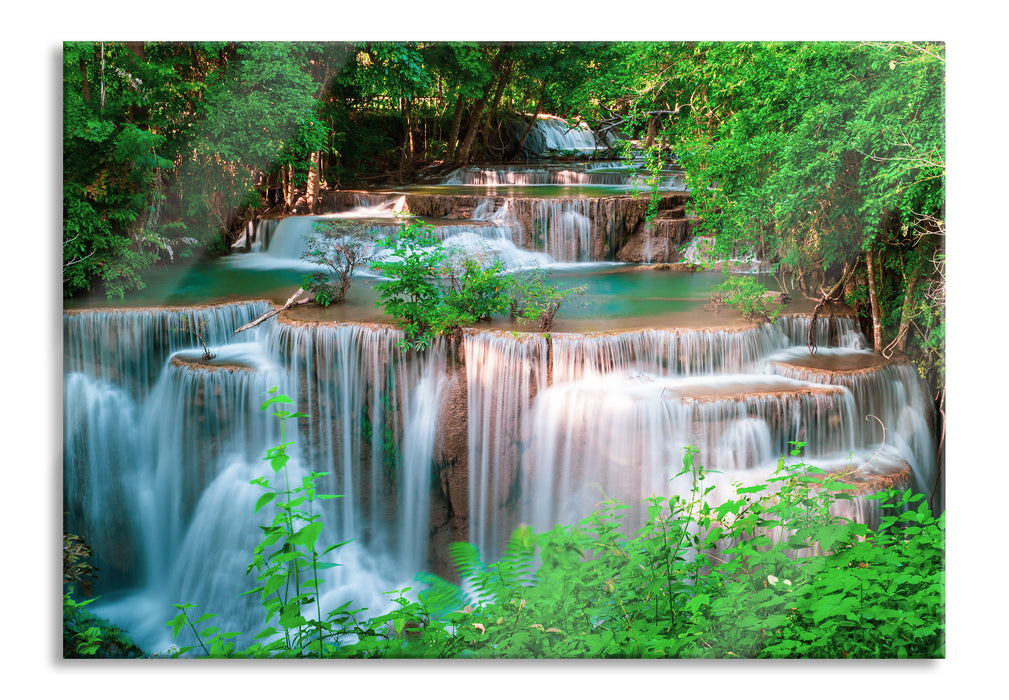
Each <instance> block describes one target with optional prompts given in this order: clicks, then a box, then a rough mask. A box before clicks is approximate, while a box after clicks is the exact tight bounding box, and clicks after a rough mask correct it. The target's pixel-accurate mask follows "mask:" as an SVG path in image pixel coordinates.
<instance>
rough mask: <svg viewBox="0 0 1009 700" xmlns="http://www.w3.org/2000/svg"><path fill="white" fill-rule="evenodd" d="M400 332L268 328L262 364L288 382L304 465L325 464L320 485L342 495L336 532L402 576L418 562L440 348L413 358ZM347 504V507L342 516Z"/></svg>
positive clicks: (423, 548)
mask: <svg viewBox="0 0 1009 700" xmlns="http://www.w3.org/2000/svg"><path fill="white" fill-rule="evenodd" d="M402 338H403V334H402V332H401V331H399V330H397V329H394V328H391V327H388V326H381V325H373V326H371V325H362V324H343V325H335V326H333V325H319V324H301V323H295V322H284V323H278V324H276V325H275V326H274V327H273V330H272V332H271V334H270V337H269V338H268V341H267V342H268V344H269V347H270V352H271V355H273V356H274V357H275V358H276V359H277V361H278V362H279V363H280V364H281V365H282V366H283V367H284V369H285V373H286V376H287V377H288V378H289V384H290V390H289V392H290V393H289V394H288V395H289V396H291V398H292V399H294V401H295V403H296V405H297V406H299V410H301V411H303V412H305V413H308V415H309V418H307V419H305V420H304V421H303V424H302V427H301V435H302V438H303V443H304V444H303V446H302V449H303V451H304V452H305V454H306V461H307V462H308V463H310V464H314V465H317V466H318V465H328V466H327V467H326V469H321V468H320V469H318V470H319V471H329V472H331V473H330V476H329V477H327V480H326V482H325V485H326V487H327V488H328V489H329V490H330V492H331V493H337V494H341V495H343V496H344V497H345V498H343V499H341V501H342V503H341V504H340V506H341V509H340V513H339V515H338V516H337V517H338V518H339V522H340V523H341V525H342V527H341V530H342V531H343V532H345V533H357V534H355V535H351V536H356V537H359V538H360V540H361V542H362V544H363V545H364V546H366V547H368V548H369V550H371V551H373V552H375V553H376V554H381V555H382V556H385V557H387V558H388V559H390V560H391V561H393V562H395V563H396V565H397V566H398V567H399V569H401V570H402V571H404V572H409V571H416V570H417V569H419V568H421V567H423V566H424V565H425V564H426V562H427V558H428V557H427V550H428V546H429V543H430V540H431V537H430V535H431V533H430V527H431V526H430V511H431V499H430V493H431V482H432V478H433V472H432V453H433V448H434V439H435V427H436V423H435V419H436V412H437V405H438V400H439V393H440V391H441V389H442V385H443V382H444V379H445V377H446V375H447V363H448V361H449V355H448V344H447V342H445V341H439V342H436V343H435V344H434V346H433V347H432V348H431V349H430V350H429V351H428V352H427V353H426V354H424V355H423V356H421V357H416V356H412V355H408V354H407V353H405V352H404V351H402V350H401V349H400V348H399V347H398V343H399V342H400V341H401V340H402ZM347 504H351V505H349V507H347Z"/></svg>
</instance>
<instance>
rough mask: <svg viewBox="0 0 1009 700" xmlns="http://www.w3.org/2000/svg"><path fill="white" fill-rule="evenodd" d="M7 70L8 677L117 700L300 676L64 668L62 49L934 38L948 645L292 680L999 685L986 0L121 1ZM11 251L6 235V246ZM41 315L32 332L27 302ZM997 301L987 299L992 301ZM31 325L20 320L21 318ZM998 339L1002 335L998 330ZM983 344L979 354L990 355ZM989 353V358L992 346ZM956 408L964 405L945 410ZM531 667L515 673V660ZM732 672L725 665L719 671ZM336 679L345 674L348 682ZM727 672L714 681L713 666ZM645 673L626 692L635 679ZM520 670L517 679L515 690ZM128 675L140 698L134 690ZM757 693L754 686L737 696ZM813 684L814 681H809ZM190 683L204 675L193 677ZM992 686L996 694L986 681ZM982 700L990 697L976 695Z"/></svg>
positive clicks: (339, 670) (583, 693) (407, 686)
mask: <svg viewBox="0 0 1009 700" xmlns="http://www.w3.org/2000/svg"><path fill="white" fill-rule="evenodd" d="M8 20H9V21H8V22H7V24H6V27H5V29H6V31H5V42H4V45H3V49H2V50H3V58H4V65H6V66H8V67H9V68H10V71H9V73H8V81H7V83H6V88H7V89H6V93H7V96H8V100H6V101H5V103H6V107H7V109H6V110H4V111H5V116H4V125H5V126H6V127H7V129H6V132H7V135H8V142H9V145H8V149H5V152H6V153H8V154H9V155H8V158H7V159H6V163H5V165H6V167H5V168H4V169H3V172H4V174H3V184H4V188H3V192H5V193H7V194H8V197H7V198H6V203H7V210H8V211H10V212H12V213H13V214H14V216H13V217H12V218H11V219H8V226H7V227H6V229H7V232H8V236H7V239H8V241H9V243H8V246H9V247H8V251H7V254H6V255H5V258H4V260H5V263H6V265H5V274H4V291H5V292H6V294H5V298H6V302H7V304H6V306H7V310H8V314H7V318H6V319H5V320H6V323H7V328H8V331H9V332H8V338H9V340H8V342H7V343H6V344H5V352H4V359H5V360H6V363H5V364H6V366H7V367H8V368H9V372H10V373H11V374H13V375H14V376H15V380H14V382H6V387H5V388H6V389H7V395H8V401H7V402H6V404H5V409H4V419H5V420H4V425H5V427H6V431H5V433H6V434H5V438H6V439H5V441H4V442H5V444H6V445H7V446H9V447H10V448H12V449H11V454H10V455H9V458H8V460H7V462H8V483H9V484H11V486H12V487H13V488H11V489H10V490H9V491H8V506H7V507H5V508H4V510H3V523H4V526H5V528H6V530H7V534H8V540H9V541H12V542H15V543H16V544H15V547H14V548H13V550H9V554H8V560H7V565H6V566H5V574H6V575H5V576H4V577H2V581H3V584H2V585H3V596H4V600H6V601H7V602H8V610H9V611H10V613H11V614H10V615H9V618H8V619H9V621H10V623H9V627H8V634H7V635H4V639H3V642H2V645H3V646H2V650H3V658H4V659H5V660H7V664H6V665H7V666H8V668H11V667H15V668H16V670H15V671H14V673H13V674H9V675H8V679H7V680H8V687H12V688H17V687H21V686H23V685H24V684H25V683H26V682H30V683H31V685H32V686H33V688H34V689H35V691H36V692H38V691H41V692H44V693H46V694H47V695H48V694H49V693H50V692H60V693H61V694H62V693H67V692H74V691H73V690H72V689H73V688H77V689H78V690H81V689H84V690H83V691H82V692H86V689H87V687H88V686H96V685H100V686H101V687H102V688H103V693H102V694H103V697H126V696H127V694H129V695H130V696H132V695H134V694H135V688H136V687H146V688H147V690H146V691H145V692H144V694H145V695H147V696H148V697H177V696H178V695H179V693H184V692H200V693H201V694H209V693H212V692H221V691H224V690H225V689H227V692H231V693H233V692H235V691H237V690H246V689H252V688H255V689H256V692H257V694H258V695H279V694H280V693H282V692H284V691H283V688H284V687H285V685H289V684H290V683H291V681H292V679H293V678H294V676H293V674H292V672H291V669H290V668H287V667H284V668H262V667H256V668H250V667H249V666H244V665H243V667H242V668H241V669H228V670H225V669H223V668H222V667H221V666H215V665H213V664H204V665H201V667H200V669H199V671H198V672H193V669H191V668H189V669H184V670H183V671H182V672H179V671H178V669H177V668H176V667H171V668H169V667H167V666H156V665H154V666H152V665H150V664H144V665H143V666H142V667H136V668H131V669H129V670H127V669H124V668H123V667H122V666H106V667H103V668H101V669H99V670H97V671H95V670H92V669H89V670H88V672H84V671H83V669H81V668H80V667H76V668H75V667H74V666H73V665H72V664H65V663H63V664H61V663H60V662H59V661H58V659H59V656H60V654H59V651H58V648H57V645H58V642H57V637H58V635H56V634H55V633H54V630H55V629H56V621H57V619H58V615H57V610H58V607H57V602H56V601H57V598H58V596H57V594H56V589H57V583H56V581H57V576H56V566H57V564H56V560H55V557H54V556H52V555H49V554H48V553H49V552H54V551H55V550H56V548H55V547H51V546H49V544H48V543H50V542H55V541H56V538H57V537H58V533H59V532H60V529H59V525H58V523H59V522H60V519H59V509H58V507H56V505H55V504H57V503H58V502H59V497H60V482H59V474H60V469H59V464H60V462H59V459H60V456H59V448H58V446H59V445H60V444H61V439H62V426H61V390H62V386H61V382H60V379H59V377H61V376H62V372H61V367H60V359H59V358H60V353H59V347H60V343H61V339H60V338H61V336H60V323H59V317H60V313H61V308H62V299H61V291H60V284H59V282H58V279H59V277H58V273H57V270H58V269H59V265H58V263H57V260H58V259H59V258H60V257H61V250H60V245H59V243H58V241H59V236H58V233H57V232H58V231H59V230H60V229H61V223H60V220H61V207H60V200H61V189H62V187H61V185H62V183H61V178H60V172H61V148H60V139H61V135H62V129H61V95H60V93H61V90H60V85H61V72H62V67H61V52H62V45H61V42H62V41H64V40H90V39H96V38H103V37H109V38H110V39H120V40H124V39H130V38H138V39H139V38H142V39H148V40H174V39H182V40H203V39H218V38H241V39H262V40H267V39H325V40H353V39H358V38H367V39H373V40H385V41H394V40H408V39H418V38H422V39H431V40H441V39H444V40H449V39H458V40H461V39H465V40H479V41H494V40H497V41H500V40H502V39H511V38H518V39H522V40H526V41H536V40H556V39H572V40H583V39H584V40H617V39H621V40H668V39H724V40H731V39H743V38H746V39H804V40H806V39H817V40H852V39H881V40H885V39H892V38H899V39H930V40H943V41H946V42H947V45H948V56H949V62H948V68H947V85H948V93H947V94H948V121H947V125H948V130H947V133H948V140H947V147H948V155H947V161H948V165H949V167H950V169H951V173H952V175H953V176H952V177H951V178H950V179H949V186H948V192H947V212H948V222H949V225H950V227H951V229H952V231H953V235H952V236H950V237H949V238H948V240H947V253H948V260H949V274H948V278H947V284H948V288H949V296H948V299H949V312H950V313H949V315H948V329H949V330H948V339H947V354H948V358H949V368H948V373H947V381H948V384H949V386H950V387H951V388H952V389H953V392H952V393H951V396H950V399H949V401H950V406H951V415H950V420H949V425H948V433H947V445H948V448H947V449H948V455H949V456H950V457H951V459H950V460H949V463H950V464H951V465H955V468H952V469H951V470H950V474H949V481H948V491H949V498H948V501H949V504H950V507H949V510H950V518H949V541H948V562H949V568H948V573H947V587H948V594H949V604H948V606H949V607H948V609H949V625H948V627H949V631H948V639H949V645H948V649H949V658H948V659H946V660H944V661H940V662H920V663H907V662H905V663H903V664H899V665H895V664H867V663H866V664H854V665H852V664H851V663H846V664H842V663H818V664H771V665H768V664H764V665H756V664H743V665H731V664H729V665H726V664H719V665H718V666H717V668H716V667H715V666H714V665H713V664H710V663H692V664H690V663H682V662H679V663H675V664H670V663H662V664H646V663H641V662H637V663H635V662H621V663H615V664H593V665H587V664H561V663H532V662H527V663H518V664H507V665H504V664H496V665H495V664H487V663H481V664H466V663H462V664H459V663H455V664H451V665H442V666H440V667H432V666H426V667H425V666H423V665H419V664H400V665H397V666H395V667H392V666H390V665H388V664H386V665H383V666H382V667H380V668H379V667H374V666H360V665H359V666H353V665H348V664H343V665H339V666H336V665H334V664H319V665H317V666H312V667H305V666H299V667H298V670H297V671H296V672H297V674H298V682H299V683H305V684H307V685H309V686H310V687H316V688H320V689H322V688H324V687H327V686H328V687H329V688H331V689H332V691H333V692H337V691H339V692H347V691H350V692H354V691H359V692H369V690H370V692H373V693H374V694H376V695H379V696H380V697H382V696H385V695H386V694H387V693H388V694H393V693H394V694H397V695H401V694H402V693H404V692H410V693H411V694H420V695H421V697H427V696H435V695H437V696H444V695H448V694H450V693H452V694H457V693H463V692H465V693H473V692H478V693H479V694H480V695H481V696H482V697H504V696H505V695H508V696H511V695H514V694H515V693H522V692H533V691H535V692H537V694H540V693H543V694H548V693H549V694H553V693H556V692H563V693H565V694H566V695H572V696H573V695H575V694H577V695H578V696H580V697H606V696H609V697H612V696H614V695H617V694H626V692H627V690H628V689H629V688H631V687H633V689H634V691H636V692H638V693H641V694H648V693H650V692H663V694H668V693H669V692H670V688H675V689H676V691H677V693H681V692H692V691H694V690H698V689H703V691H702V692H704V693H705V697H709V698H710V697H722V696H728V695H730V694H732V695H736V696H738V694H739V693H740V692H757V693H760V694H761V695H767V694H770V693H774V694H781V695H792V694H794V693H796V692H807V691H809V690H810V689H811V688H815V691H816V694H817V696H818V697H824V698H829V697H846V696H850V694H851V693H852V692H863V691H865V692H868V691H869V690H870V689H871V695H872V696H882V695H883V694H891V693H898V692H899V693H901V694H910V693H913V692H919V691H924V690H927V691H928V692H929V694H930V695H932V696H934V695H936V694H944V693H949V692H951V691H955V690H956V689H958V688H960V687H963V684H964V683H965V682H967V681H968V680H969V681H970V682H971V683H972V685H975V687H977V688H981V689H983V688H985V687H991V688H994V687H996V686H995V685H993V684H990V680H991V679H989V676H992V675H993V674H994V673H996V672H997V671H998V670H999V668H1000V667H999V663H998V660H999V657H1000V656H1001V651H1002V650H1003V649H1004V642H1002V641H1001V634H1002V630H1003V629H1004V627H1005V622H1006V614H1005V613H1006V604H1005V603H1004V602H1003V600H1002V599H1003V596H1002V595H1001V594H1000V592H999V590H998V588H996V585H997V583H998V581H999V580H1000V579H999V578H998V577H997V574H996V573H995V572H998V571H1000V570H1001V568H1002V565H1003V563H1004V560H1002V559H1001V555H999V554H997V551H998V548H997V547H996V546H995V544H996V543H997V540H996V539H995V538H997V537H999V536H1000V533H1001V531H1002V529H1003V528H1002V527H1001V526H1000V523H999V522H998V521H999V515H998V514H999V511H1000V510H1001V509H1000V504H999V501H1000V500H1001V498H1002V494H1003V493H1005V492H1006V489H1005V486H1006V485H1007V484H1006V481H1007V478H1006V475H1005V469H1004V467H1003V466H1002V465H1003V464H1004V463H1005V459H1004V456H1003V455H1002V446H1001V444H1000V443H999V442H998V441H996V440H993V439H992V436H997V435H999V434H1001V432H1003V431H1004V425H1003V424H1004V416H1005V410H1004V408H1003V407H1002V404H1001V401H1002V397H1003V396H1005V389H1006V388H1007V387H1006V382H1005V373H1004V372H1002V370H1001V368H1000V366H999V363H998V359H999V355H998V353H997V352H996V353H989V352H986V351H987V350H988V348H989V347H991V348H993V349H995V348H998V347H999V346H998V344H997V343H998V342H999V341H1000V340H1001V339H1002V338H1003V337H1004V335H1005V334H1004V333H1001V332H1000V330H1001V327H1002V325H1003V323H1002V321H1001V319H1000V318H998V317H997V316H995V315H994V313H998V311H999V309H998V306H997V302H998V300H999V298H1000V295H999V294H998V291H999V286H1000V285H999V284H998V283H999V281H1000V279H1001V277H1002V276H1004V273H1003V272H1002V268H1003V267H1004V266H1005V264H1006V260H1007V259H1009V250H1007V247H1006V236H1005V233H1004V231H1003V230H1002V227H1001V226H1000V224H1001V217H998V216H997V215H996V211H997V210H996V207H997V206H998V204H1000V203H1001V201H1002V199H1003V197H1002V196H1001V193H1000V192H998V191H997V189H996V188H999V189H1001V188H1000V187H999V186H1000V185H1001V184H1002V183H1001V181H1000V178H999V177H998V175H999V174H1000V170H1001V164H1002V163H1003V162H1004V156H1005V155H1006V149H1005V142H1006V137H1005V136H1004V134H1003V131H1002V128H1001V125H1002V122H1003V121H1004V115H1005V114H1006V109H1005V107H1006V105H1005V102H1006V99H1005V96H1004V94H1003V92H1004V88H1003V85H1004V79H1003V78H1002V73H1003V71H1004V65H1005V62H1004V58H1003V56H1004V47H1003V43H1002V42H1001V41H1000V40H999V36H998V32H999V30H1000V27H1001V24H1000V20H999V19H998V14H995V10H993V9H992V8H991V7H990V6H989V4H988V3H981V2H967V3H958V4H957V5H956V6H955V7H951V6H949V5H948V4H946V3H939V2H917V3H910V2H896V3H888V4H886V5H881V4H879V3H877V2H871V1H862V0H857V1H855V2H849V3H846V4H844V5H843V6H830V7H824V8H822V9H813V7H812V6H811V5H809V4H808V3H805V2H771V3H762V4H760V5H754V4H752V3H743V2H734V1H727V2H721V3H719V4H718V5H717V6H715V5H711V4H705V5H691V6H683V7H676V6H670V5H669V4H668V3H662V4H660V3H653V2H641V3H635V4H634V5H633V6H620V7H616V6H603V7H598V6H595V7H589V6H585V7H576V6H571V5H564V6H556V7H552V6H547V5H545V4H543V3H533V2H512V3H508V4H507V6H501V7H500V8H490V7H486V6H479V7H477V6H474V5H472V4H471V3H466V2H454V3H451V2H443V3H425V4H423V5H417V4H413V3H405V2H397V3H383V4H382V5H381V6H380V7H379V6H376V5H368V6H356V5H351V6H339V7H337V6H320V7H309V6H304V5H295V6H284V5H279V4H277V3H266V2H258V1H255V2H247V3H243V5H242V6H240V7H238V8H234V7H228V8H225V7H221V8H214V7H211V6H210V5H209V4H207V3H198V2H191V1H190V0H182V1H179V2H174V3H172V4H171V6H166V7H164V8H161V7H155V6H150V7H139V6H137V5H136V4H135V3H127V2H109V3H98V4H89V5H88V6H86V7H85V6H69V5H62V4H55V5H54V4H47V5H45V6H41V5H39V6H32V7H21V8H19V9H18V10H17V11H13V10H8ZM10 243H13V245H10ZM15 310H17V312H18V313H19V314H20V315H27V316H28V318H29V320H28V324H27V328H24V327H23V326H21V325H20V324H23V320H22V319H17V320H15V319H14V318H13V312H14V311H15ZM993 312H994V313H993ZM15 323H18V324H19V326H17V327H16V326H15V325H14V324H15ZM992 340H994V341H995V342H994V343H992V342H991V341H992ZM982 353H984V355H982ZM988 355H990V357H989V356H988ZM954 405H955V406H956V407H957V409H958V410H957V411H955V412H954V411H952V407H953V406H954ZM516 671H519V672H520V673H516ZM726 671H730V673H726ZM337 674H339V675H337ZM714 674H717V675H714ZM631 679H633V684H632V685H628V683H629V681H630V680H631ZM509 681H510V682H509ZM131 687H132V688H133V689H134V690H131ZM747 687H748V688H750V690H749V691H746V690H744V689H745V688H747ZM800 688H802V689H804V690H803V691H800V690H799V689H800ZM194 689H199V691H196V690H194ZM991 692H994V690H993V691H991ZM979 693H980V694H979V695H978V697H986V695H985V691H983V690H980V691H979Z"/></svg>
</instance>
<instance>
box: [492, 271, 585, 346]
mask: <svg viewBox="0 0 1009 700" xmlns="http://www.w3.org/2000/svg"><path fill="white" fill-rule="evenodd" d="M585 289H586V287H585V286H580V287H572V288H569V289H559V288H557V287H554V286H552V285H549V284H547V283H546V271H544V270H543V269H541V268H535V269H532V270H525V271H522V272H517V273H515V274H513V275H511V276H510V278H509V287H508V313H509V314H510V315H511V317H512V318H513V319H518V320H519V321H520V322H523V323H535V324H536V326H537V328H538V329H539V330H540V331H541V332H547V331H549V330H550V329H551V328H553V325H554V321H555V320H556V318H557V312H558V311H559V310H560V308H561V305H562V304H563V303H564V302H565V301H566V300H568V299H570V298H572V297H577V296H581V295H583V294H585Z"/></svg>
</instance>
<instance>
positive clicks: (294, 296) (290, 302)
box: [231, 287, 312, 336]
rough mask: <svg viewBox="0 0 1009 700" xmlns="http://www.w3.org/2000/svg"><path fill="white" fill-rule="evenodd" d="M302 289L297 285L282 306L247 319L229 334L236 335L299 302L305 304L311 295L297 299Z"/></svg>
mask: <svg viewBox="0 0 1009 700" xmlns="http://www.w3.org/2000/svg"><path fill="white" fill-rule="evenodd" d="M304 291H305V288H304V287H298V291H296V292H295V293H294V294H292V295H291V298H290V299H288V300H287V301H286V302H284V305H283V306H281V307H280V308H277V309H274V310H273V311H267V312H266V313H265V314H263V315H262V316H260V317H259V318H257V319H255V320H253V321H249V322H248V323H246V324H245V325H244V326H242V327H241V328H239V329H238V330H236V331H235V332H234V333H232V334H231V335H232V336H236V335H238V334H239V333H241V332H242V331H247V330H249V329H250V328H255V327H256V326H258V325H259V324H260V323H262V322H263V321H265V320H267V319H270V318H273V317H274V316H276V315H277V314H279V313H280V312H281V311H287V310H288V309H289V308H291V307H292V306H300V305H301V304H307V303H308V302H310V301H312V297H310V296H308V297H305V298H304V299H298V295H299V294H302V293H303V292H304ZM295 299H298V301H295Z"/></svg>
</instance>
